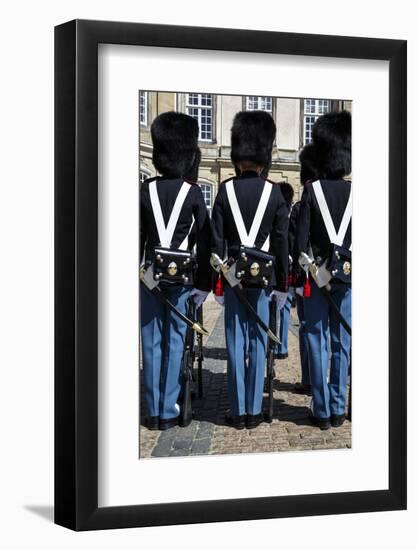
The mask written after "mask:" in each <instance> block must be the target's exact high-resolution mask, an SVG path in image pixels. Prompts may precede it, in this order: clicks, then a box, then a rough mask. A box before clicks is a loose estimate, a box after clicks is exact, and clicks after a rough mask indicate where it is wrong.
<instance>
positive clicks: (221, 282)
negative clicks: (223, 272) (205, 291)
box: [214, 276, 224, 296]
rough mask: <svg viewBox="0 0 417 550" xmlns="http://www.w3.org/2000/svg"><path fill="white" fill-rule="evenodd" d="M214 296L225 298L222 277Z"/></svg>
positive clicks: (218, 281) (218, 280) (215, 288)
mask: <svg viewBox="0 0 417 550" xmlns="http://www.w3.org/2000/svg"><path fill="white" fill-rule="evenodd" d="M214 294H215V295H216V296H223V294H224V291H223V281H222V278H221V277H220V276H219V278H218V279H217V282H216V286H215V287H214Z"/></svg>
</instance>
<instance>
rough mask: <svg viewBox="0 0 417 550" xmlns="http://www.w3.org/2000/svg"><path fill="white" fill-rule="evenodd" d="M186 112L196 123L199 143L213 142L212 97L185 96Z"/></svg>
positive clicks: (205, 95)
mask: <svg viewBox="0 0 417 550" xmlns="http://www.w3.org/2000/svg"><path fill="white" fill-rule="evenodd" d="M186 112H187V115H190V116H192V117H193V118H195V119H196V121H197V122H198V127H199V136H198V139H199V140H200V141H213V133H214V132H213V118H214V117H213V96H212V95H211V94H186Z"/></svg>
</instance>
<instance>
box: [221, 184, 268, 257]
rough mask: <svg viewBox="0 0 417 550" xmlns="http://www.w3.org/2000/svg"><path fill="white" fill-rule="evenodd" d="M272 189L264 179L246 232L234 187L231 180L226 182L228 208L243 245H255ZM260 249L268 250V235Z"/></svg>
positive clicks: (251, 246)
mask: <svg viewBox="0 0 417 550" xmlns="http://www.w3.org/2000/svg"><path fill="white" fill-rule="evenodd" d="M271 191H272V184H271V183H269V182H267V181H265V183H264V188H263V191H262V195H261V199H260V201H259V204H258V207H257V209H256V212H255V217H254V218H253V222H252V226H251V228H250V230H249V233H247V232H246V227H245V223H244V221H243V218H242V213H241V211H240V208H239V204H238V202H237V198H236V193H235V188H234V185H233V180H229V181H227V182H226V192H227V198H228V200H229V204H230V209H231V211H232V215H233V219H234V220H235V224H236V229H237V232H238V234H239V239H240V242H241V243H242V244H243V246H247V247H250V248H253V247H254V246H255V241H256V237H257V236H258V232H259V228H260V227H261V223H262V220H263V217H264V214H265V211H266V208H267V206H268V202H269V197H270V195H271ZM261 250H263V251H267V250H269V235H268V237H267V239H266V241H265V242H264V244H263V245H262V247H261Z"/></svg>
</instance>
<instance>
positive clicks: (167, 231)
mask: <svg viewBox="0 0 417 550" xmlns="http://www.w3.org/2000/svg"><path fill="white" fill-rule="evenodd" d="M190 187H191V185H190V184H189V183H187V182H185V181H184V182H183V184H182V185H181V188H180V191H179V193H178V195H177V198H176V199H175V203H174V206H173V208H172V212H171V215H170V217H169V220H168V225H167V226H166V227H165V223H164V217H163V215H162V210H161V203H160V202H159V198H158V192H157V190H156V181H155V180H153V181H151V182H150V183H149V194H150V198H151V205H152V210H153V215H154V218H155V224H156V230H157V231H158V237H159V242H160V243H161V246H162V247H163V248H170V247H171V242H172V238H173V236H174V233H175V229H176V227H177V223H178V218H179V217H180V213H181V209H182V207H183V205H184V202H185V199H186V197H187V194H188V191H189V190H190ZM191 226H192V224H191ZM190 230H191V227H190ZM188 235H189V233H188ZM188 235H187V236H186V237H185V239H184V240H183V242H182V243H181V245H180V247H179V249H180V250H186V249H187V247H188Z"/></svg>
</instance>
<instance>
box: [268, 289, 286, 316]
mask: <svg viewBox="0 0 417 550" xmlns="http://www.w3.org/2000/svg"><path fill="white" fill-rule="evenodd" d="M287 298H288V292H281V291H280V290H273V291H272V292H271V294H270V300H275V301H276V303H277V310H278V311H279V310H280V309H282V308H283V307H284V306H285V302H286V301H287Z"/></svg>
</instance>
